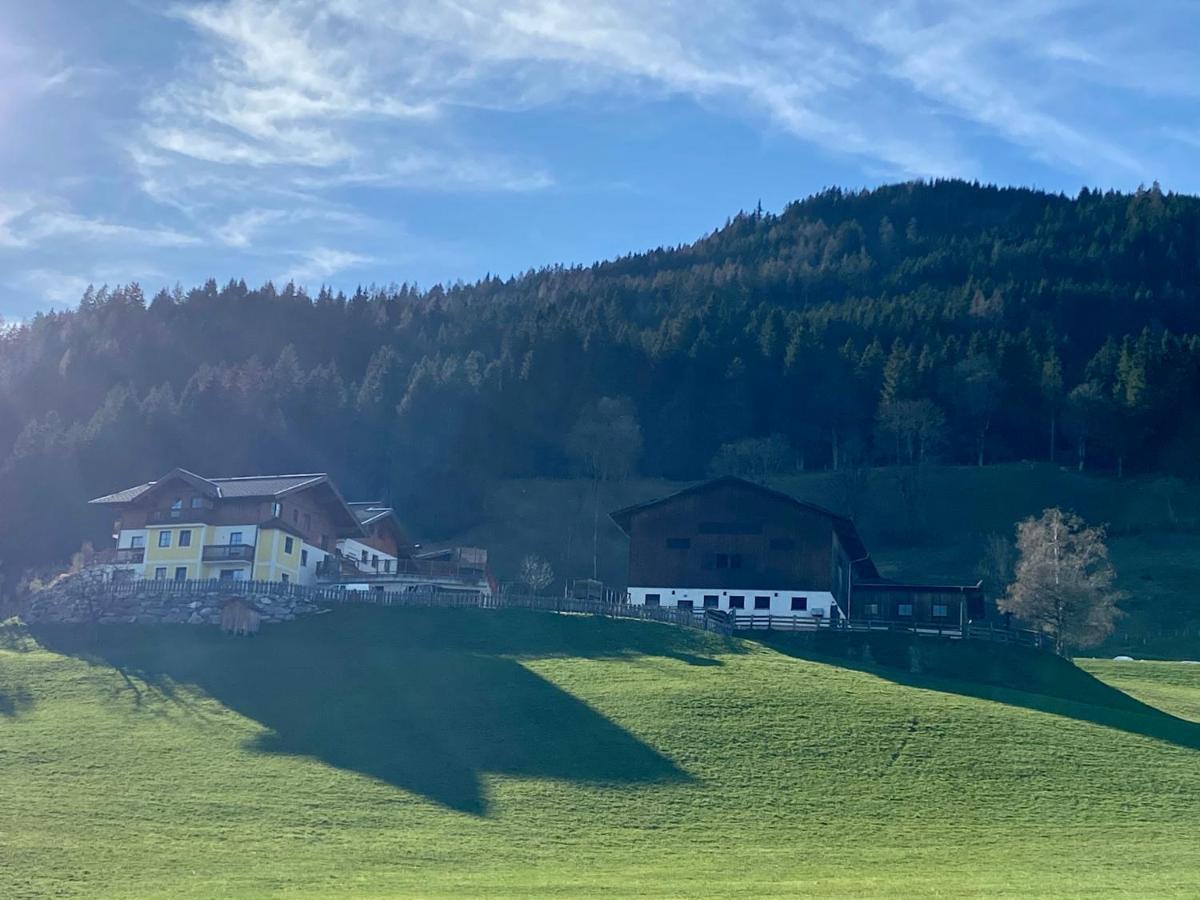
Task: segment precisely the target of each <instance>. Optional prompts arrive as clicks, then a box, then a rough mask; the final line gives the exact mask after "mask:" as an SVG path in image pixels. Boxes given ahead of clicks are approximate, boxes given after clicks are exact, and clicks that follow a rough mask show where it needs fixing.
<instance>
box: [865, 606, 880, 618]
mask: <svg viewBox="0 0 1200 900" xmlns="http://www.w3.org/2000/svg"><path fill="white" fill-rule="evenodd" d="M867 615H868V616H877V615H879V604H878V603H868V604H867Z"/></svg>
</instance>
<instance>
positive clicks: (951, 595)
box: [612, 477, 984, 625]
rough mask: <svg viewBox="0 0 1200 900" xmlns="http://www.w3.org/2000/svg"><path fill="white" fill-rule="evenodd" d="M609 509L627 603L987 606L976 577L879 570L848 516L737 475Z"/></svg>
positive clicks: (913, 610) (893, 615)
mask: <svg viewBox="0 0 1200 900" xmlns="http://www.w3.org/2000/svg"><path fill="white" fill-rule="evenodd" d="M612 518H613V520H614V521H615V522H616V523H617V525H618V526H619V527H620V528H621V530H622V531H624V532H625V534H627V535H628V536H629V578H628V584H629V589H628V590H629V602H630V603H634V604H645V605H649V606H673V607H681V608H685V609H686V608H691V609H702V608H708V609H719V610H726V611H731V612H733V613H734V614H738V613H741V612H745V613H754V612H758V613H760V614H761V613H770V614H772V615H800V616H811V617H817V618H828V619H830V620H834V621H836V620H839V619H841V618H843V617H846V618H852V619H869V618H871V619H878V620H889V621H899V622H911V623H914V624H920V623H929V624H939V625H942V624H958V623H960V622H964V621H969V620H977V619H980V618H982V617H983V615H984V605H983V595H982V591H981V589H980V586H979V585H978V584H975V585H942V584H903V583H900V582H895V581H891V580H888V579H885V578H883V577H881V576H880V574H879V571H878V570H877V569H876V568H875V564H874V563H873V562H872V561H871V557H870V554H869V553H868V552H867V549H866V547H865V546H864V544H863V542H862V539H861V537H860V536H859V534H858V529H857V528H856V527H855V525H854V522H853V521H851V520H850V519H848V518H846V517H845V516H840V515H838V514H836V513H833V512H830V511H829V510H827V509H824V508H822V507H820V506H817V505H815V504H812V503H806V502H804V501H802V500H797V499H795V498H794V497H791V496H789V495H787V494H784V493H781V492H779V491H774V490H771V489H770V488H766V487H763V486H762V485H758V484H754V483H752V482H749V481H745V480H743V479H740V478H732V477H727V478H718V479H715V480H713V481H708V482H705V483H703V484H698V485H695V486H693V487H689V488H686V489H684V490H682V491H679V492H678V493H675V494H672V495H671V496H669V497H664V498H661V499H658V500H652V501H650V502H648V503H640V504H637V505H636V506H630V507H626V508H625V509H620V510H617V511H616V512H614V513H613V514H612Z"/></svg>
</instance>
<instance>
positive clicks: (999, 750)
mask: <svg viewBox="0 0 1200 900" xmlns="http://www.w3.org/2000/svg"><path fill="white" fill-rule="evenodd" d="M34 639H35V640H36V642H37V643H34ZM2 646H4V647H6V648H7V649H0V701H2V702H0V765H2V766H3V771H4V772H5V776H6V777H5V785H6V788H7V792H6V793H7V796H6V802H5V803H4V804H0V853H2V854H3V857H4V859H5V861H6V863H5V866H4V868H3V870H0V895H3V896H6V897H20V896H44V895H47V894H55V895H59V896H97V897H99V896H103V897H153V896H172V897H212V896H224V897H249V896H260V895H262V894H269V893H286V894H288V895H289V896H298V897H299V896H311V897H318V896H329V895H331V894H347V895H349V894H353V895H355V896H379V897H383V896H396V895H406V894H418V895H424V896H430V895H438V896H464V897H466V896H481V895H487V896H510V897H526V896H531V895H536V896H600V895H604V896H664V897H665V896H680V895H687V896H701V895H708V896H743V897H761V896H770V895H775V896H784V895H791V896H794V895H796V894H810V895H814V896H823V897H831V896H832V897H857V896H912V895H925V896H947V897H951V896H953V897H963V896H1028V895H1031V894H1037V895H1051V894H1052V895H1056V896H1078V897H1083V896H1089V897H1090V896H1096V895H1106V896H1129V897H1134V896H1138V897H1142V896H1147V895H1154V896H1181V897H1182V896H1190V895H1193V894H1194V887H1195V872H1196V871H1197V867H1198V866H1200V847H1198V845H1197V842H1196V841H1195V834H1196V831H1197V827H1198V826H1200V802H1197V801H1200V765H1197V762H1198V761H1200V757H1198V756H1197V752H1198V749H1197V748H1200V725H1195V724H1193V723H1191V722H1186V721H1183V720H1182V719H1180V718H1175V717H1174V716H1172V715H1168V712H1171V713H1175V714H1177V715H1179V716H1182V717H1185V718H1192V719H1194V718H1196V716H1195V712H1196V709H1197V707H1198V704H1200V671H1198V670H1200V667H1195V666H1191V667H1189V666H1185V665H1182V664H1174V665H1167V664H1157V665H1153V666H1151V665H1150V664H1115V663H1101V662H1088V663H1087V664H1086V665H1087V666H1088V668H1089V669H1090V670H1091V671H1093V672H1095V673H1096V674H1097V675H1100V676H1102V677H1104V678H1105V679H1108V680H1111V681H1112V682H1113V683H1114V684H1118V685H1119V686H1121V687H1122V688H1124V689H1127V690H1128V691H1129V692H1130V693H1131V694H1133V695H1134V696H1137V697H1140V698H1141V699H1144V700H1147V701H1151V702H1160V701H1161V703H1162V704H1163V708H1164V709H1165V710H1167V711H1168V712H1161V711H1159V710H1156V709H1153V708H1150V707H1147V706H1143V705H1141V704H1140V703H1138V702H1137V701H1135V700H1133V699H1130V697H1128V696H1126V695H1125V694H1123V693H1120V692H1119V691H1116V690H1114V689H1112V688H1109V687H1107V686H1105V685H1104V684H1103V683H1101V682H1099V681H1097V680H1095V679H1094V678H1092V677H1091V676H1090V675H1088V674H1086V673H1084V672H1082V671H1080V670H1078V669H1075V668H1074V667H1071V666H1070V665H1069V664H1067V663H1065V662H1061V661H1058V660H1055V659H1053V658H1051V657H1047V656H1041V657H1037V658H1036V660H1034V659H1033V658H1032V657H1024V656H1022V657H1019V658H1013V659H1005V658H1003V657H1001V656H996V655H994V654H997V653H1000V651H999V650H998V649H996V650H993V651H991V652H992V653H993V656H992V657H991V658H989V659H988V660H985V663H984V664H981V665H980V666H979V669H980V671H981V672H982V675H981V680H977V681H973V682H967V681H965V680H962V679H961V678H958V679H956V678H954V677H951V676H953V675H954V674H956V673H959V674H961V673H965V672H966V671H967V670H968V664H969V662H970V660H971V659H972V657H970V656H964V655H962V653H961V652H959V651H958V650H955V649H953V648H948V649H944V650H935V649H930V648H932V646H933V645H930V644H921V645H920V646H919V648H918V652H917V655H916V656H915V657H913V656H912V654H911V652H910V651H909V650H908V645H907V644H904V645H895V646H892V645H888V644H883V643H881V644H874V645H873V646H872V650H871V652H870V653H869V654H867V657H868V658H867V659H865V660H864V659H863V653H862V649H861V647H853V646H851V645H845V646H844V647H843V649H842V651H838V650H837V648H831V646H830V645H819V644H814V643H811V642H805V641H801V640H797V641H792V642H788V641H785V640H779V641H777V642H776V644H775V645H774V646H773V647H768V646H765V645H761V644H757V643H753V642H743V641H736V640H724V639H720V638H716V637H714V636H711V635H705V634H700V633H691V632H687V631H683V630H679V629H675V628H671V627H667V626H659V625H654V624H645V623H636V622H626V621H612V620H602V619H594V618H591V617H585V616H558V615H550V614H542V613H532V612H520V611H501V612H497V611H481V610H399V609H395V610H390V609H373V608H347V609H340V610H338V611H336V612H334V613H331V614H330V615H326V616H318V617H315V618H312V619H308V620H302V621H297V622H294V623H289V624H288V625H284V626H277V627H274V628H271V629H269V630H267V631H266V632H264V633H263V634H262V635H260V636H259V637H258V638H255V639H249V640H247V639H233V638H228V637H225V636H222V635H220V634H219V633H218V632H216V631H215V630H209V629H200V628H188V627H182V626H181V627H165V626H160V627H149V626H146V627H135V626H111V627H105V628H101V629H98V630H96V631H94V632H92V633H89V632H88V631H87V630H86V629H77V628H47V629H42V630H40V631H37V632H36V633H35V634H34V635H33V639H30V638H29V637H27V636H25V635H24V634H23V633H21V632H20V631H18V630H16V629H11V628H10V629H8V638H7V640H6V642H5V643H4V644H3V645H2ZM939 646H944V645H939ZM971 649H972V648H968V647H964V648H962V650H964V651H971ZM836 652H844V653H845V658H844V659H842V660H840V661H841V662H843V663H846V665H845V667H842V666H834V665H830V664H829V663H828V661H829V660H830V659H831V658H832V657H831V654H834V653H836ZM1031 660H1032V661H1031ZM906 661H907V662H908V663H909V664H908V665H903V664H904V663H905V662H906ZM891 662H897V663H900V664H901V667H899V668H888V667H887V666H888V663H891ZM914 663H915V664H914ZM914 669H915V670H916V671H914ZM1018 672H1026V673H1031V674H1029V676H1028V681H1026V682H1022V684H1021V685H1020V686H1022V687H1025V688H1028V689H1027V690H1019V689H1016V688H1014V687H1011V686H1008V685H1006V684H1005V683H1004V682H1005V681H1010V680H1013V678H1014V677H1015V676H1012V673H1018ZM1010 676H1012V677H1010ZM989 678H990V679H991V680H990V681H989ZM1168 688H1169V689H1168ZM1054 695H1056V696H1054ZM989 698H990V699H989Z"/></svg>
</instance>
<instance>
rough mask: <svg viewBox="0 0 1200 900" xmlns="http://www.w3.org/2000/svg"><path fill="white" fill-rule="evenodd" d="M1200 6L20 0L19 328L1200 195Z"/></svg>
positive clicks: (16, 152) (4, 106)
mask: <svg viewBox="0 0 1200 900" xmlns="http://www.w3.org/2000/svg"><path fill="white" fill-rule="evenodd" d="M1198 46H1200V3H1196V2H1193V0H1186V2H1170V0H1151V2H1148V3H1141V4H1134V3H1132V2H1119V3H1118V2H1102V0H1091V2H1064V0H1036V2H1024V0H1012V2H1005V3H979V2H975V0H970V2H967V0H962V2H958V0H945V2H910V3H908V2H906V3H890V4H888V3H882V2H880V3H862V4H860V3H855V2H848V0H835V2H827V0H812V2H805V3H767V2H754V0H711V2H704V0H694V2H661V3H654V4H646V3H640V2H632V0H589V2H587V3H568V2H564V0H507V2H502V0H496V2H493V0H455V2H452V3H451V2H441V3H424V2H411V3H402V2H390V0H389V2H385V0H324V2H303V0H300V2H260V0H214V2H196V3H190V2H180V3H175V4H172V3H169V2H161V0H105V2H103V3H98V2H95V0H77V2H69V0H57V2H55V0H44V2H39V3H30V2H25V0H0V316H3V317H5V318H7V319H9V320H20V319H23V318H27V317H28V316H30V315H33V314H34V313H35V312H37V311H38V310H42V309H49V308H51V307H57V308H62V307H64V306H68V305H72V304H74V303H75V302H76V301H77V300H78V297H79V295H80V293H81V292H82V291H83V289H84V288H85V287H86V285H87V284H89V283H95V284H97V285H99V284H102V283H109V284H116V283H125V282H129V281H134V280H136V281H138V282H140V283H141V284H142V286H143V289H144V290H146V292H147V294H151V293H153V292H154V291H156V290H157V289H158V288H160V287H163V286H168V287H169V286H173V285H174V284H176V283H181V284H182V285H183V286H184V287H190V286H192V285H194V284H197V283H199V282H201V281H203V280H204V279H206V278H208V277H214V278H216V279H217V280H218V281H220V282H224V281H226V280H228V279H229V278H231V277H238V278H245V279H246V281H247V282H248V283H250V284H252V285H257V284H261V283H262V282H264V281H266V280H268V279H270V280H273V281H275V282H276V283H277V284H280V283H285V282H286V281H287V280H289V279H294V280H295V281H296V282H297V283H298V284H303V285H306V286H307V287H308V288H309V290H310V291H311V292H313V293H315V291H316V290H317V289H318V287H319V286H320V285H321V284H323V283H324V284H330V285H332V286H334V287H339V288H343V289H346V290H352V289H353V288H354V287H355V286H356V285H357V284H371V283H377V284H387V283H390V282H399V281H405V280H407V281H410V282H412V281H415V282H417V283H419V284H421V285H425V286H427V285H429V284H431V283H433V282H435V281H453V280H455V279H460V278H461V279H463V280H473V279H475V278H478V277H480V276H482V275H484V274H485V273H488V272H491V273H497V274H501V275H508V274H511V273H515V272H520V271H523V270H525V269H528V268H531V267H536V266H539V265H544V264H550V263H558V262H562V263H589V262H592V261H593V260H596V259H602V258H606V257H611V256H614V255H617V254H621V253H625V252H629V251H632V250H639V249H644V248H649V247H654V246H659V245H669V244H676V243H681V242H687V241H691V240H694V239H695V238H697V237H699V236H700V235H702V234H704V233H705V232H707V231H710V230H712V229H713V228H714V227H717V226H719V225H720V224H721V223H722V222H723V221H724V220H725V219H726V218H727V217H728V216H730V215H732V214H733V213H735V212H736V211H737V210H739V209H743V208H747V209H748V208H750V207H752V206H754V204H755V203H756V202H758V201H759V200H761V201H762V203H763V205H764V206H765V207H766V208H768V209H779V208H780V207H782V205H783V204H784V203H786V202H787V201H789V200H792V199H796V198H799V197H802V196H804V195H806V194H809V193H812V192H813V191H816V190H819V189H821V188H822V187H825V186H829V185H842V186H847V187H861V186H871V185H875V184H879V183H883V182H889V181H896V180H903V179H910V178H917V177H936V176H960V177H965V178H974V179H979V180H982V181H988V182H997V183H1003V184H1022V185H1032V186H1037V187H1042V188H1047V189H1051V190H1056V191H1065V192H1068V193H1074V192H1076V191H1077V190H1078V189H1079V188H1080V187H1081V186H1084V185H1087V186H1099V187H1106V188H1107V187H1115V188H1121V189H1132V188H1135V187H1137V186H1138V185H1139V184H1149V183H1150V182H1151V181H1154V180H1158V181H1159V182H1160V183H1161V184H1162V186H1163V187H1164V188H1165V189H1171V190H1176V191H1184V192H1189V193H1195V192H1200V166H1198V165H1197V160H1200V52H1198V51H1197V47H1198Z"/></svg>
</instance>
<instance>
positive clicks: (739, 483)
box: [609, 475, 879, 580]
mask: <svg viewBox="0 0 1200 900" xmlns="http://www.w3.org/2000/svg"><path fill="white" fill-rule="evenodd" d="M723 486H734V487H738V488H741V489H742V490H750V491H755V492H756V493H759V494H763V495H765V496H768V497H773V498H774V499H776V500H782V501H783V502H785V503H789V504H791V505H792V506H797V507H800V508H801V509H804V510H807V511H809V512H815V513H817V514H818V515H822V516H825V517H826V518H828V519H829V520H830V521H831V522H832V524H833V530H834V532H835V533H836V534H837V536H838V541H839V542H840V543H841V545H842V547H844V548H845V550H846V552H847V553H848V554H850V558H851V559H852V560H854V561H855V571H856V573H858V576H859V577H862V578H869V579H872V580H879V572H878V570H876V568H875V563H873V562H872V561H871V558H870V554H869V553H868V552H867V547H866V544H864V543H863V540H862V537H861V536H860V535H859V533H858V528H857V527H856V526H855V524H854V520H853V519H850V518H848V517H847V516H843V515H840V514H838V513H835V512H833V510H829V509H826V508H825V507H823V506H818V505H817V504H815V503H809V502H808V501H807V500H797V499H796V498H795V497H793V496H792V495H791V494H785V493H784V492H783V491H777V490H774V489H772V488H769V487H766V486H765V485H762V484H755V483H754V482H753V481H747V480H746V479H745V478H737V477H735V476H733V475H724V476H722V477H720V478H713V479H710V480H709V481H702V482H699V483H698V484H693V485H691V486H689V487H685V488H683V490H679V491H676V492H675V493H673V494H668V495H667V496H666V497H659V498H658V499H656V500H647V501H646V502H644V503H635V504H634V505H632V506H626V507H624V508H622V509H618V510H616V511H614V512H612V513H610V514H609V515H610V516H611V517H612V520H613V521H614V522H616V523H617V527H618V528H620V529H621V530H622V531H623V532H625V533H626V534H629V531H630V527H631V524H632V521H633V517H634V516H636V515H638V514H639V513H642V512H644V511H646V510H647V509H651V508H653V507H655V506H661V505H662V504H664V503H670V502H672V501H674V500H677V499H679V498H680V497H686V496H689V495H691V494H698V493H702V492H704V491H708V490H712V489H713V488H716V487H723Z"/></svg>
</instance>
